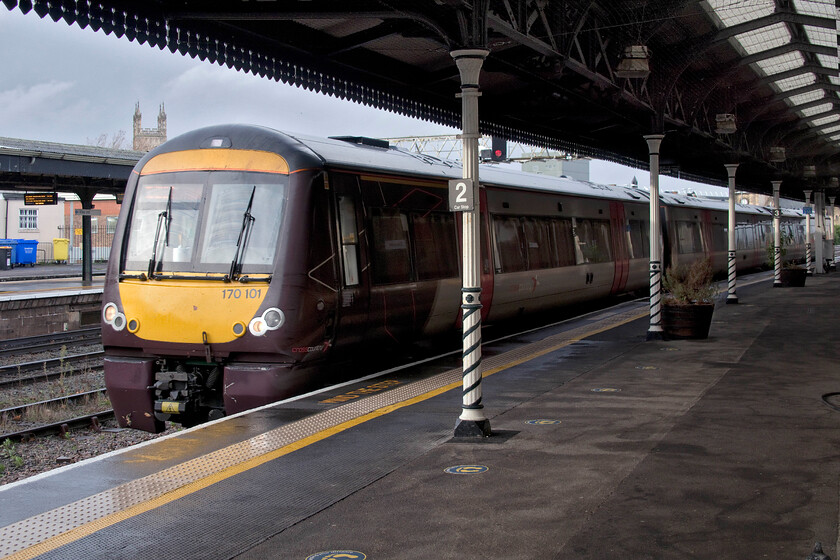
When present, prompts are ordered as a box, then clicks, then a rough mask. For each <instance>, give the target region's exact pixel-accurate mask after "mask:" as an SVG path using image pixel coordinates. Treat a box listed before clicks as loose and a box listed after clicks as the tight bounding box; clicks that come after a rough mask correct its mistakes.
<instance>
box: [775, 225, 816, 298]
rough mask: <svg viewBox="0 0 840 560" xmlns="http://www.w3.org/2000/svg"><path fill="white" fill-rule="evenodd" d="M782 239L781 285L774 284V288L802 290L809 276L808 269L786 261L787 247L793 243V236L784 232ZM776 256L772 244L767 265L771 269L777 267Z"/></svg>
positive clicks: (780, 252)
mask: <svg viewBox="0 0 840 560" xmlns="http://www.w3.org/2000/svg"><path fill="white" fill-rule="evenodd" d="M780 239H781V251H779V254H780V255H781V257H782V269H781V270H780V271H779V284H774V286H779V287H782V288H801V287H803V286H805V277H806V276H807V275H808V269H807V268H805V267H804V266H802V265H799V264H797V263H795V262H792V261H787V262H786V261H785V255H787V248H786V246H787V245H790V244H791V243H793V234H791V233H789V232H784V231H783V232H782V233H781V236H780ZM775 256H776V255H775V251H774V250H773V244H772V243H770V244H768V245H767V263H768V265H769V266H770V268H771V269H772V268H774V266H775Z"/></svg>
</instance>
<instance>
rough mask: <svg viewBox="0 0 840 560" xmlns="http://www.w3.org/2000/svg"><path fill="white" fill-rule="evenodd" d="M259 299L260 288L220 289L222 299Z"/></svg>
mask: <svg viewBox="0 0 840 560" xmlns="http://www.w3.org/2000/svg"><path fill="white" fill-rule="evenodd" d="M243 297H244V298H245V299H259V298H261V297H262V288H245V289H244V290H243V289H242V288H228V289H225V290H222V299H242V298H243Z"/></svg>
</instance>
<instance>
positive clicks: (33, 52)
mask: <svg viewBox="0 0 840 560" xmlns="http://www.w3.org/2000/svg"><path fill="white" fill-rule="evenodd" d="M0 52H2V53H3V65H2V68H0V136H6V137H11V138H25V139H29V140H43V141H49V142H64V143H68V144H87V143H92V142H93V141H95V139H96V138H98V137H99V136H100V135H102V134H107V135H108V136H113V135H114V134H116V133H118V132H119V131H120V130H122V131H125V133H126V136H127V137H129V138H130V136H131V129H132V117H133V114H134V105H135V103H137V102H139V103H140V110H141V112H142V113H143V123H142V125H143V126H144V127H153V126H156V125H157V123H156V118H157V113H158V107H159V105H160V104H161V103H165V106H166V113H167V128H168V135H169V137H170V138H173V137H174V136H177V135H178V134H181V133H184V132H187V131H190V130H193V129H196V128H200V127H202V126H207V125H210V124H218V123H253V124H262V125H265V126H269V127H271V128H276V129H279V130H285V131H291V132H302V133H308V134H313V135H320V136H329V135H361V136H372V137H380V138H381V137H402V136H427V135H435V134H455V133H457V131H456V130H454V129H451V128H448V127H444V126H441V125H436V124H433V123H429V122H425V121H421V120H416V119H409V118H407V117H402V116H399V115H396V114H394V113H388V112H386V111H381V110H377V109H372V108H369V107H365V106H362V105H358V104H355V103H351V102H349V101H342V100H339V99H335V98H332V97H328V96H325V95H322V94H316V93H312V92H308V91H304V90H301V89H299V88H295V87H292V86H287V85H285V84H282V83H278V82H273V81H270V80H267V79H264V78H259V77H255V76H252V75H250V74H244V73H241V72H236V71H235V70H231V69H228V68H226V67H219V66H216V65H213V64H210V63H208V62H201V61H199V60H197V59H195V60H194V59H191V58H189V57H183V56H181V55H179V54H172V53H170V52H169V51H168V50H165V51H159V50H158V49H156V48H152V47H149V46H148V45H138V44H136V43H132V42H129V41H128V40H126V39H125V38H123V39H117V38H116V37H114V36H108V35H105V34H104V33H102V32H101V31H100V32H94V31H92V30H91V29H89V28H88V29H79V27H78V26H75V25H73V26H68V25H67V24H66V23H64V22H63V21H59V22H58V23H55V22H53V21H52V20H51V19H49V18H47V19H45V20H42V19H40V18H39V17H38V16H37V15H36V14H35V12H30V13H29V14H26V15H23V14H21V13H20V11H18V10H17V9H15V10H14V11H11V12H10V11H8V10H7V9H6V8H5V7H4V6H3V5H2V4H0ZM640 141H641V140H640ZM634 176H636V177H637V178H638V180H639V184H640V185H647V184H648V174H647V172H645V171H642V170H638V169H630V168H627V167H623V166H619V165H616V164H612V163H607V162H593V164H592V166H591V168H590V179H591V180H592V181H595V182H600V183H608V184H613V183H614V184H628V183H630V181H631V180H632V178H633V177H634ZM661 184H662V187H663V188H666V189H667V188H685V187H689V188H695V190H697V191H698V194H699V193H700V191H704V190H713V189H710V188H709V187H706V186H703V185H698V184H692V183H689V182H687V181H680V180H677V179H673V178H670V177H663V178H662V180H661Z"/></svg>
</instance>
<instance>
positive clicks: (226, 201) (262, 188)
mask: <svg viewBox="0 0 840 560" xmlns="http://www.w3.org/2000/svg"><path fill="white" fill-rule="evenodd" d="M208 190H209V199H208V201H207V206H208V210H207V215H208V218H207V220H208V223H209V224H212V227H210V228H208V230H207V231H206V232H205V240H204V246H203V248H202V251H201V262H202V263H205V264H222V265H228V266H229V265H230V263H231V260H232V259H233V258H234V255H235V254H236V245H237V242H238V241H239V238H240V235H241V234H242V232H243V224H245V214H246V212H250V214H251V216H252V217H253V218H254V219H253V222H252V223H251V226H250V227H251V231H250V235H249V236H248V245H247V246H246V247H244V248H240V252H241V253H242V257H241V262H242V263H243V264H244V265H249V264H251V265H271V264H272V263H273V262H274V253H275V250H276V249H277V236H278V234H279V233H280V224H281V223H282V217H283V201H284V199H285V197H284V196H282V195H279V196H278V189H277V185H274V184H259V183H257V184H254V183H251V182H249V181H244V180H243V182H236V183H215V184H211V185H210V187H209V189H208ZM252 195H253V201H252V200H251V197H252ZM249 203H250V208H249V207H248V205H249Z"/></svg>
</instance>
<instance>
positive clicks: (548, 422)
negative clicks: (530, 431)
mask: <svg viewBox="0 0 840 560" xmlns="http://www.w3.org/2000/svg"><path fill="white" fill-rule="evenodd" d="M525 423H526V424H531V425H532V426H556V425H557V424H560V420H527V421H526V422H525Z"/></svg>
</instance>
